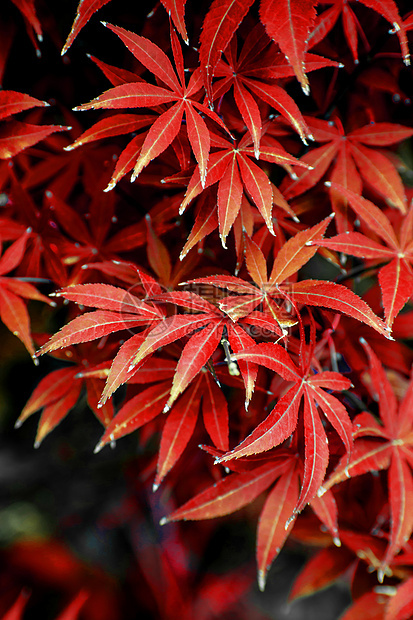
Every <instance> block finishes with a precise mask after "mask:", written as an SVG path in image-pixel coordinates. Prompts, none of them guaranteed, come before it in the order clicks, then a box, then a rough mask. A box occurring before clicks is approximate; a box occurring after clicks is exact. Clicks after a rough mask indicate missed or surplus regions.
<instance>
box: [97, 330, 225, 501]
mask: <svg viewBox="0 0 413 620" xmlns="http://www.w3.org/2000/svg"><path fill="white" fill-rule="evenodd" d="M131 340H132V339H131ZM134 350H135V351H136V346H135V347H134ZM129 351H130V352H131V351H132V346H130V347H129ZM118 366H120V364H119V363H118V362H114V364H113V365H112V368H111V372H112V375H113V370H114V368H115V367H118ZM175 367H176V361H175V360H171V359H167V358H159V357H152V358H150V359H148V360H145V363H144V364H143V365H141V366H140V368H139V369H138V370H136V369H135V370H134V372H133V373H132V374H131V375H130V378H129V379H128V383H130V384H146V383H153V382H156V383H157V384H156V385H153V386H151V387H148V388H146V389H144V390H143V391H142V392H140V393H139V394H137V395H136V396H133V397H132V398H131V399H129V400H128V401H127V402H126V403H125V404H124V405H123V406H122V407H121V409H120V410H119V411H118V413H117V414H116V416H115V417H114V418H113V420H112V421H111V422H110V423H109V424H108V425H107V428H106V429H105V432H104V434H103V436H102V438H101V439H100V441H99V443H98V444H97V446H96V448H95V453H97V452H99V451H100V450H101V449H102V448H103V447H104V446H105V445H106V444H107V443H109V442H112V441H114V440H116V439H118V438H120V437H124V436H125V435H127V434H129V433H131V432H133V431H135V430H136V429H138V428H140V427H141V426H143V425H144V424H147V423H148V422H150V421H151V420H153V419H154V418H156V417H157V416H158V415H159V414H161V413H162V411H164V409H165V405H166V402H167V400H168V396H169V393H170V391H171V381H172V378H173V377H174V375H175ZM201 399H202V414H203V420H204V426H205V428H206V430H207V432H208V434H209V436H210V437H211V439H212V441H213V443H214V445H216V446H217V448H219V449H221V450H226V449H228V407H227V402H226V400H225V397H224V395H223V394H222V392H221V390H220V388H219V387H218V385H217V383H216V381H215V380H214V379H213V378H212V375H211V374H210V373H209V372H202V373H200V374H199V376H198V378H197V379H196V380H195V381H194V383H193V384H192V385H191V386H190V388H189V389H188V390H187V392H186V393H185V394H184V395H183V396H182V397H180V398H179V400H178V402H177V403H176V404H175V406H174V408H173V410H172V411H171V412H170V413H169V414H168V416H167V418H166V421H165V425H164V428H163V431H162V436H161V443H160V451H159V456H158V465H157V474H156V477H155V481H154V485H153V490H154V491H156V489H157V488H158V487H159V485H160V483H161V481H162V480H163V478H164V477H165V476H166V474H167V473H168V472H169V471H170V470H171V469H172V467H173V465H174V464H175V463H176V461H177V460H178V459H179V457H180V456H181V454H182V452H183V451H184V449H185V447H186V445H187V443H188V441H189V439H190V438H191V436H192V434H193V431H194V429H195V425H196V422H197V418H198V410H199V408H200V403H201Z"/></svg>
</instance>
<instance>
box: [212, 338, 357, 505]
mask: <svg viewBox="0 0 413 620" xmlns="http://www.w3.org/2000/svg"><path fill="white" fill-rule="evenodd" d="M313 347H314V344H313V345H312V348H313ZM308 357H309V361H308V363H305V362H304V361H302V360H301V361H300V368H298V367H297V366H296V365H295V363H294V362H293V360H292V359H291V357H290V355H289V354H288V353H287V351H286V350H285V349H284V348H283V347H282V346H280V345H278V344H276V343H261V344H257V345H256V346H255V347H253V348H251V349H246V350H244V351H243V352H241V353H239V354H237V355H236V359H240V360H242V359H244V360H247V361H249V362H252V363H254V364H259V365H262V366H265V367H266V368H269V369H270V370H273V371H274V372H276V373H277V374H279V375H280V376H281V377H282V378H283V379H284V380H285V381H292V382H293V383H294V385H293V386H292V387H291V388H290V389H289V390H288V392H286V393H285V394H284V396H282V397H281V398H280V399H279V400H278V402H277V404H276V405H275V407H274V409H273V410H272V411H271V413H270V414H269V416H268V417H267V418H266V419H265V420H264V421H263V422H261V423H260V424H259V425H258V426H257V427H256V428H255V429H254V430H253V432H252V433H251V434H250V435H249V436H248V437H247V438H246V439H245V440H244V441H242V442H241V443H240V444H239V446H237V447H236V448H234V449H233V450H231V451H230V452H228V453H227V454H225V455H224V456H222V457H221V458H220V459H219V460H218V462H220V463H221V462H225V463H226V462H227V461H230V460H231V459H234V458H235V459H236V458H240V457H243V456H248V455H250V454H258V453H260V452H265V451H267V450H270V449H271V448H274V447H275V446H278V445H280V444H281V443H282V442H283V441H285V440H286V439H287V438H288V437H290V435H291V434H292V433H293V432H294V430H295V428H296V426H297V422H298V413H299V409H300V403H301V400H302V399H303V400H304V412H303V420H304V433H305V461H304V475H303V480H302V487H301V493H300V497H299V498H298V501H297V503H296V505H295V507H294V510H293V514H298V513H299V512H301V510H302V509H303V508H304V506H305V505H306V504H307V503H308V502H309V501H311V500H312V499H313V498H314V497H315V495H316V493H317V490H318V489H319V488H320V486H321V484H322V482H323V480H324V476H325V472H326V469H327V464H328V454H329V451H328V445H327V436H326V433H325V430H324V428H323V425H322V424H321V421H320V418H319V415H318V412H317V406H318V407H320V409H321V410H322V412H323V413H324V414H325V416H326V417H327V419H328V420H329V422H330V423H331V425H332V426H333V428H334V429H335V430H336V432H337V433H338V435H339V436H340V438H341V440H342V441H343V443H344V445H345V447H346V451H347V453H348V454H350V451H351V445H352V437H351V422H350V418H349V416H348V414H347V411H346V409H345V407H344V406H343V405H342V404H341V403H340V401H338V400H337V399H336V398H335V397H334V396H332V395H331V394H329V393H328V392H325V391H324V390H325V389H327V390H344V389H348V388H349V387H350V386H351V382H350V380H349V379H347V378H345V377H343V376H342V375H340V374H339V373H335V372H330V371H325V372H320V373H317V374H311V372H312V371H311V367H310V363H311V357H312V355H311V352H309V355H308Z"/></svg>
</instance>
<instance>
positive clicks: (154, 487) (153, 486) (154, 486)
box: [152, 482, 159, 493]
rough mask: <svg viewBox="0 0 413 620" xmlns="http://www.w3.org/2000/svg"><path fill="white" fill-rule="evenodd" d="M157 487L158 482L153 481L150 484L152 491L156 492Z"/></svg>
mask: <svg viewBox="0 0 413 620" xmlns="http://www.w3.org/2000/svg"><path fill="white" fill-rule="evenodd" d="M158 489H159V483H156V482H154V483H153V485H152V493H156V491H157V490H158Z"/></svg>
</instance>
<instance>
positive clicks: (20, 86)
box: [0, 0, 413, 620]
mask: <svg viewBox="0 0 413 620" xmlns="http://www.w3.org/2000/svg"><path fill="white" fill-rule="evenodd" d="M116 4H117V3H115V2H113V3H111V2H110V0H80V2H79V3H77V2H76V3H75V2H73V15H72V17H73V21H72V23H70V22H67V21H66V20H67V16H65V17H63V13H62V12H61V9H59V7H57V6H55V3H52V2H49V1H48V0H45V1H44V2H43V3H41V2H39V3H38V2H37V1H36V0H12V1H11V2H7V3H6V4H5V8H4V7H2V8H1V9H0V35H1V36H0V78H1V80H2V83H3V84H4V87H5V90H1V91H0V192H1V193H0V205H1V206H0V208H1V214H0V319H1V322H2V323H3V324H4V326H5V330H6V332H7V333H8V331H10V332H11V333H12V334H13V335H14V336H16V337H17V338H18V339H19V340H20V341H21V343H22V344H23V345H24V347H25V349H26V354H27V352H28V353H29V354H30V356H31V358H32V360H33V361H34V363H35V364H36V365H38V366H39V368H38V370H39V373H40V374H37V375H36V377H37V385H36V387H35V388H34V390H33V391H32V393H31V395H30V396H29V397H28V400H27V402H26V404H25V406H24V407H23V409H22V411H21V412H20V413H19V414H18V415H16V416H15V419H14V423H15V425H16V428H20V427H21V426H22V424H23V422H25V421H26V420H27V419H28V418H31V417H32V416H34V414H36V413H37V412H38V411H40V410H41V411H42V413H41V415H40V420H39V422H38V428H37V433H36V436H35V439H34V445H35V447H39V446H40V445H41V450H46V449H47V445H51V444H52V443H53V435H55V436H56V435H58V433H59V430H58V426H59V425H60V424H62V426H61V427H60V429H61V428H64V427H65V426H64V425H65V424H68V423H69V420H70V418H71V417H72V414H71V412H72V410H73V411H74V412H76V411H78V410H79V409H82V408H83V409H87V410H88V411H90V412H91V413H92V414H93V416H92V417H94V418H96V419H97V421H98V423H99V426H100V431H99V430H98V431H97V433H98V434H97V435H96V437H95V438H93V437H91V438H90V452H92V451H93V448H94V452H95V454H98V453H99V456H95V457H93V456H91V458H95V459H97V461H96V462H99V459H101V458H105V455H107V454H108V453H111V454H112V455H113V456H112V457H111V458H113V459H120V458H121V456H120V455H122V453H123V449H124V448H123V446H126V445H127V442H128V439H127V436H129V435H131V436H132V437H133V438H134V440H136V444H135V446H138V456H136V454H134V455H133V457H131V462H132V463H133V465H131V467H132V469H133V478H134V483H133V485H132V486H133V489H132V490H130V489H129V490H128V491H127V496H126V499H125V506H123V505H122V506H120V507H119V508H118V509H116V510H115V511H114V512H113V514H112V513H110V519H113V520H114V521H116V523H121V524H122V526H124V527H128V528H130V530H131V531H133V532H134V534H133V536H132V538H133V539H134V540H135V539H136V537H138V538H139V536H138V535H137V534H136V531H138V530H139V532H141V531H142V532H143V534H142V541H140V542H138V543H136V541H135V543H136V544H137V545H138V546H139V545H141V547H140V548H139V552H136V558H137V559H136V560H135V564H136V566H135V569H136V571H137V572H136V575H135V577H134V578H135V579H136V581H137V583H139V584H140V585H139V587H138V592H137V594H136V599H134V603H135V604H136V605H138V606H139V605H141V607H142V609H145V610H148V617H157V618H165V619H167V618H176V617H178V616H179V617H182V618H184V619H185V618H188V620H189V619H190V618H193V617H197V618H198V617H199V618H201V620H202V619H205V620H210V619H211V620H212V618H216V617H222V618H225V617H232V616H231V613H232V611H234V610H235V611H234V613H236V614H237V617H241V618H243V617H246V618H255V617H256V618H257V620H259V619H260V618H263V615H262V614H261V612H259V611H258V610H257V609H256V608H254V605H253V604H252V603H251V602H249V603H248V604H247V603H246V602H245V601H247V597H248V594H247V592H248V589H249V588H250V585H251V582H252V572H249V571H247V572H248V574H247V573H246V572H245V571H241V570H240V569H237V570H233V571H229V572H227V573H226V574H225V575H224V574H222V575H215V576H212V575H209V576H204V575H201V573H200V574H198V575H197V574H196V571H195V572H194V570H193V568H191V566H193V562H194V560H192V559H191V555H192V554H194V555H197V557H198V558H202V557H203V554H205V552H206V547H207V545H208V541H209V540H210V538H212V537H213V535H214V532H215V531H216V530H217V528H218V527H219V523H222V520H221V521H220V520H219V519H218V517H221V518H224V519H225V522H226V523H229V524H231V523H233V522H234V521H232V519H233V517H232V514H233V513H234V512H235V511H238V510H242V511H243V512H242V514H243V515H245V518H246V519H247V520H248V521H249V522H252V523H253V525H254V526H255V525H256V526H257V540H256V564H257V573H258V585H259V588H260V589H261V590H263V589H264V588H265V587H266V583H267V579H268V577H269V576H270V575H271V573H270V567H271V565H272V563H273V562H276V561H277V557H278V556H279V554H280V552H281V551H282V549H283V547H287V548H288V546H289V545H290V544H293V543H292V541H295V544H301V545H302V546H303V547H304V548H305V549H308V548H309V547H311V546H316V547H319V548H320V549H319V550H318V551H316V552H314V553H312V555H311V556H310V558H309V560H308V562H307V564H306V565H305V566H304V568H303V570H302V572H301V573H300V574H299V575H298V577H297V578H296V580H295V582H294V584H293V585H292V589H291V593H290V599H291V600H295V599H297V598H300V597H303V596H309V595H310V594H313V593H314V592H317V591H318V590H320V589H322V588H324V587H326V586H327V585H329V584H331V583H332V582H333V581H334V580H335V579H338V578H341V579H345V580H347V584H348V587H349V591H351V595H352V602H351V604H350V605H349V607H348V609H347V610H346V611H344V615H342V616H341V617H342V619H343V620H358V619H362V618H364V617H366V614H367V612H368V613H369V614H370V616H369V617H374V618H377V620H408V618H411V617H413V597H412V594H411V590H412V586H411V584H412V579H413V577H412V575H413V555H412V553H413V546H412V545H413V541H412V532H413V520H412V514H413V513H412V508H413V479H412V471H411V469H412V467H413V454H412V424H413V387H412V386H413V379H412V374H411V367H412V363H413V350H412V346H411V341H412V339H413V320H412V306H411V304H412V298H413V206H412V205H413V191H412V182H411V179H412V166H411V162H412V155H411V153H412V150H411V138H412V137H413V122H412V118H411V112H410V108H409V106H410V103H411V97H413V92H412V89H411V77H412V69H411V67H410V52H409V49H411V48H412V45H413V41H412V35H411V32H412V31H413V15H412V13H411V7H409V6H408V5H409V3H408V2H407V1H404V0H360V1H359V2H356V1H352V0H348V1H347V0H328V1H327V0H325V1H324V0H257V1H256V2H254V1H253V0H212V2H207V1H206V2H200V3H195V2H192V1H191V0H187V1H186V0H179V1H178V0H175V1H172V0H161V2H158V3H157V2H155V1H153V2H152V1H151V0H147V2H143V3H138V4H139V6H136V7H134V8H128V9H127V10H124V9H122V8H121V9H119V7H117V6H115V5H116ZM2 11H3V12H4V16H3V17H2ZM98 11H99V13H98ZM100 17H102V22H101V23H99V18H100ZM2 20H4V24H5V25H2ZM23 24H24V25H25V29H24V32H22V34H23V41H24V43H21V40H20V32H19V31H20V30H22V28H21V26H22V25H23ZM63 26H64V28H65V30H64V32H63V30H62V28H63ZM94 28H95V30H93V29H94ZM93 33H95V35H94V34H93ZM45 40H46V41H48V43H49V47H47V46H45ZM18 45H25V46H26V47H25V48H24V49H25V53H26V54H27V55H30V54H32V56H33V58H32V59H31V60H30V62H31V63H44V64H42V65H40V64H39V65H36V66H37V67H38V68H37V69H36V70H33V73H34V76H33V77H32V76H31V75H30V70H29V69H27V68H26V67H24V69H25V70H23V71H12V70H13V69H14V63H16V62H17V61H16V60H15V58H14V53H15V50H14V47H17V46H18ZM89 45H90V48H88V46H89ZM86 49H88V50H89V49H90V50H91V51H92V52H93V53H91V54H88V58H85V50H86ZM59 53H60V54H61V56H59ZM54 55H55V56H56V58H59V60H58V61H56V58H55V57H54ZM80 56H81V59H79V58H80ZM40 59H41V60H40ZM53 63H54V64H53ZM56 63H57V64H58V67H59V68H58V69H57V68H56V66H57V64H56ZM45 68H46V69H45ZM12 72H13V75H12ZM60 74H62V75H63V77H60ZM31 317H33V320H32V319H31ZM31 325H34V326H35V327H32V326H31ZM7 338H9V336H7ZM10 338H11V339H12V338H13V336H12V335H10ZM17 342H18V341H17ZM46 359H48V360H49V361H48V362H44V360H46ZM47 363H49V366H47ZM43 364H46V366H45V368H46V370H45V371H42V368H43ZM66 418H69V420H67V419H66ZM102 427H103V430H102ZM52 431H55V433H54V434H53V433H52ZM99 432H100V435H99ZM50 433H52V434H51V436H49V434H50ZM124 438H125V439H124ZM88 440H89V438H88ZM106 446H111V447H112V450H108V448H106ZM102 451H103V453H102V454H100V453H101V452H102ZM135 451H136V447H135ZM188 472H190V473H191V475H190V476H189V475H188ZM122 475H125V476H126V477H127V475H126V474H125V472H120V473H119V476H122ZM135 494H137V495H139V497H141V498H144V500H143V501H144V504H145V506H151V507H152V510H153V513H154V514H155V515H156V519H157V520H158V521H159V520H160V526H159V527H160V529H161V530H162V531H163V532H165V533H163V534H162V535H161V534H159V541H156V540H155V539H154V538H153V535H152V534H151V535H149V534H148V533H147V532H146V529H147V525H146V519H147V515H146V513H145V510H144V509H143V508H142V506H141V505H139V502H138V501H136V498H135ZM259 496H262V497H263V499H261V500H257V502H256V501H255V500H256V499H257V498H258V497H259ZM260 501H261V504H260V503H259V502H260ZM114 515H115V516H114ZM125 515H126V516H125ZM106 518H109V517H108V515H107V514H106V513H105V519H106ZM181 521H194V523H192V524H191V523H188V524H182V523H180V522H181ZM126 524H127V525H126ZM217 524H218V525H217ZM156 527H158V525H156ZM145 532H146V533H145ZM145 536H146V538H145ZM161 537H162V540H161ZM149 540H150V544H149V543H148V544H147V542H148V541H149ZM145 541H146V542H145ZM160 541H161V542H160ZM48 544H49V546H48ZM48 544H46V543H45V544H44V552H45V553H50V554H51V555H50V557H51V558H54V557H58V558H61V561H62V563H63V564H64V565H67V566H70V567H71V568H70V570H69V568H68V572H67V575H68V578H69V577H70V579H69V580H70V583H71V584H72V586H73V587H72V586H71V587H67V588H66V589H64V588H63V589H64V591H65V593H66V597H65V598H64V601H63V602H62V604H61V605H60V612H58V613H60V615H58V616H57V618H61V620H63V619H65V620H76V618H79V619H83V618H85V619H86V618H88V619H89V618H90V619H91V620H93V618H95V617H96V615H95V616H94V615H93V604H94V603H93V601H95V598H96V597H95V595H96V592H95V588H98V587H102V588H105V583H106V582H107V583H106V585H107V584H108V583H109V582H110V579H109V577H107V579H106V577H103V576H102V575H99V576H98V575H97V574H96V575H93V576H92V573H91V574H90V575H89V576H88V577H86V573H85V572H84V571H83V569H82V568H81V567H80V565H78V564H76V562H74V561H73V560H72V559H71V558H70V557H69V555H68V554H67V553H66V551H64V550H62V549H61V548H59V547H56V545H55V543H54V542H53V541H51V542H50V543H48ZM19 553H20V554H21V555H19ZM31 553H32V551H31V549H30V545H28V546H25V545H24V544H23V545H22V547H21V548H20V547H19V544H17V546H16V547H11V551H10V558H9V561H10V562H13V561H15V560H13V558H14V557H15V554H17V556H18V557H20V561H21V562H22V563H23V564H24V562H26V560H27V562H28V563H29V565H30V566H32V567H34V568H33V570H34V571H35V572H36V571H39V570H40V569H39V567H38V566H37V564H35V563H34V561H33V560H32V559H30V558H32V556H31V555H30V554H31ZM178 556H179V557H178ZM199 561H200V566H201V567H202V559H200V560H199ZM200 570H201V571H202V568H201V569H200ZM74 574H76V575H78V577H77V578H76V579H75V578H74V577H73V575H74ZM79 575H82V577H81V578H80V577H79ZM200 575H201V576H200ZM13 579H14V581H13V592H12V594H10V593H7V595H5V596H4V598H2V592H1V589H0V609H1V613H4V614H6V615H5V616H4V617H6V618H10V619H11V618H15V619H16V620H17V619H23V618H26V614H27V617H30V613H31V609H34V610H35V611H36V603H33V604H32V602H31V598H30V595H29V593H28V591H27V589H25V587H24V583H20V581H19V578H18V577H17V576H16V577H13ZM82 579H83V580H84V587H80V585H81V584H80V582H81V580H82ZM142 584H143V585H142ZM148 586H149V587H148ZM59 587H61V584H59ZM110 593H111V589H110V588H109V589H108V592H107V599H105V600H107V601H109V600H110V603H109V602H108V610H109V611H108V613H111V614H112V618H117V617H119V618H121V617H125V618H126V617H129V616H126V615H124V616H122V613H124V609H125V608H126V606H127V605H126V603H125V607H124V609H123V611H122V609H121V606H119V609H117V608H116V605H117V603H115V602H114V600H115V599H113V600H112V599H111V594H110ZM115 598H116V597H115ZM206 600H207V601H208V602H209V605H207V606H205V605H204V602H205V601H206ZM244 602H245V605H244ZM103 606H104V605H103ZM171 610H173V611H171ZM128 613H129V612H128ZM116 614H118V615H116ZM131 614H132V612H131ZM372 614H373V615H372ZM55 617H56V616H55ZM102 617H103V616H102ZM130 617H134V616H133V614H132V615H130Z"/></svg>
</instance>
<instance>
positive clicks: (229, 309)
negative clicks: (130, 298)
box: [187, 217, 391, 338]
mask: <svg viewBox="0 0 413 620" xmlns="http://www.w3.org/2000/svg"><path fill="white" fill-rule="evenodd" d="M330 221H331V217H328V218H326V219H325V220H323V221H322V222H320V224H317V225H316V226H313V227H311V228H308V229H307V230H303V231H300V232H299V233H297V234H296V235H295V236H294V237H291V238H290V239H289V240H288V241H287V242H286V243H285V244H284V245H283V246H282V248H281V249H280V250H279V252H278V254H277V256H276V258H275V260H274V263H273V267H272V271H271V274H270V277H268V276H267V264H266V260H265V257H264V255H263V253H262V251H261V250H260V248H259V247H258V246H257V245H256V244H255V243H254V242H247V243H248V249H247V252H246V264H247V268H248V271H249V273H250V275H251V278H252V280H253V281H254V282H255V284H252V283H249V282H246V281H245V280H242V279H241V278H237V277H235V276H219V275H218V276H211V277H209V278H208V277H207V278H197V279H196V280H191V281H190V282H189V283H200V284H209V285H212V286H216V287H219V288H223V289H228V290H229V291H233V292H234V293H236V295H231V296H229V297H228V298H226V299H225V300H221V301H220V302H219V307H220V308H221V310H222V311H224V312H225V313H226V314H228V316H229V317H230V318H231V319H232V320H233V321H236V320H238V319H239V318H240V317H245V316H247V315H248V314H249V313H250V312H251V310H253V309H254V308H256V307H257V306H258V305H259V304H261V303H263V304H264V308H265V311H266V314H267V315H269V316H271V317H272V318H273V319H274V320H275V321H277V322H278V323H279V325H280V327H281V328H282V329H283V333H284V335H285V334H286V332H285V329H284V328H285V327H291V326H292V325H294V324H295V323H296V322H297V319H295V317H294V315H293V314H291V313H286V312H285V309H283V308H282V306H281V305H280V302H279V300H281V303H282V305H285V304H286V303H287V304H288V305H290V306H291V305H292V306H293V309H294V310H295V311H297V304H304V305H309V306H321V307H325V308H331V309H333V310H336V311H338V312H343V313H344V314H347V315H348V316H351V317H353V318H355V319H357V320H359V321H361V322H363V323H365V324H367V325H369V326H370V327H373V328H374V329H376V330H377V331H378V332H379V333H380V334H382V335H383V336H385V337H386V338H391V336H390V333H389V328H388V327H387V326H385V325H384V323H383V322H382V320H381V319H379V318H378V317H377V316H376V315H375V314H374V312H373V311H372V310H371V308H370V307H369V306H368V305H367V304H366V303H365V302H364V301H363V300H362V299H360V297H358V296H357V295H356V294H355V293H353V292H352V291H351V290H350V289H348V288H347V287H345V286H342V285H339V284H334V283H333V282H326V281H323V280H302V281H301V282H297V283H289V282H288V280H289V279H290V278H291V277H292V276H294V274H295V273H296V272H297V271H298V270H299V269H300V268H301V267H302V266H303V265H305V264H306V263H307V262H308V261H309V260H310V258H311V257H312V256H314V248H310V247H309V243H310V241H311V239H314V238H316V237H317V235H318V234H323V233H324V231H325V230H326V228H327V226H328V224H329V222H330ZM309 250H311V251H310V252H309ZM187 284H188V283H187Z"/></svg>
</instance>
